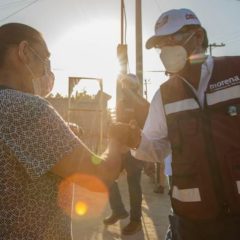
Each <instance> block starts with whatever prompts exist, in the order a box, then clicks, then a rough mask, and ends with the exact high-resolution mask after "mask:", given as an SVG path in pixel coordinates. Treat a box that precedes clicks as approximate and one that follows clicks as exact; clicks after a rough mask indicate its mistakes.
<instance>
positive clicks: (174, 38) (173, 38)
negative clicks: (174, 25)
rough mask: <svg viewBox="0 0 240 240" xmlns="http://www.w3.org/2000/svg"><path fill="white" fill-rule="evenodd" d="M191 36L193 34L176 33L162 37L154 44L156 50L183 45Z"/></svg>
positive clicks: (189, 32)
mask: <svg viewBox="0 0 240 240" xmlns="http://www.w3.org/2000/svg"><path fill="white" fill-rule="evenodd" d="M192 35H193V32H191V31H188V32H178V33H175V34H171V35H168V36H164V37H159V40H158V42H157V43H156V44H155V48H156V49H161V48H162V47H164V46H172V45H182V44H183V45H184V43H185V42H186V41H187V40H188V38H189V37H190V36H192Z"/></svg>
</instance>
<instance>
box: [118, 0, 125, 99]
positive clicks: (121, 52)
mask: <svg viewBox="0 0 240 240" xmlns="http://www.w3.org/2000/svg"><path fill="white" fill-rule="evenodd" d="M120 27H121V42H120V44H118V46H117V57H118V60H119V64H120V74H127V66H128V54H127V44H126V41H125V40H126V36H125V34H126V32H125V29H126V22H125V6H124V0H121V26H120ZM120 96H121V84H120V82H119V80H117V89H116V103H117V102H118V100H119V98H120Z"/></svg>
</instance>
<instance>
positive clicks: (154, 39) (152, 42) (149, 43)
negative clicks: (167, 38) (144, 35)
mask: <svg viewBox="0 0 240 240" xmlns="http://www.w3.org/2000/svg"><path fill="white" fill-rule="evenodd" d="M162 37H163V36H152V37H151V38H149V39H148V40H147V42H146V44H145V47H146V49H151V48H153V47H155V46H156V44H157V43H158V42H159V40H160V38H162Z"/></svg>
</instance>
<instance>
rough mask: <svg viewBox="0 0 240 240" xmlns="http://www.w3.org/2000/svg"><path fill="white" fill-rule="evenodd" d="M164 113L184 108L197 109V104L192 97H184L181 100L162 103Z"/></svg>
mask: <svg viewBox="0 0 240 240" xmlns="http://www.w3.org/2000/svg"><path fill="white" fill-rule="evenodd" d="M164 108H165V112H166V115H168V114H171V113H176V112H181V111H186V110H193V109H198V108H199V106H198V104H197V102H196V100H195V99H194V98H189V99H184V100H181V101H177V102H173V103H167V104H165V105H164Z"/></svg>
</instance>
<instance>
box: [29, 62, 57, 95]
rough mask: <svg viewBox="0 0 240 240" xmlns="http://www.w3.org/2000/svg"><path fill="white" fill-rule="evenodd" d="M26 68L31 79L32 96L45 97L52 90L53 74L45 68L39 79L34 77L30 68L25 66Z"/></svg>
mask: <svg viewBox="0 0 240 240" xmlns="http://www.w3.org/2000/svg"><path fill="white" fill-rule="evenodd" d="M26 67H27V69H28V70H29V72H30V73H31V75H32V77H33V78H32V84H33V91H34V94H35V95H39V96H41V97H47V96H48V95H49V93H50V92H51V91H52V89H53V85H54V80H55V77H54V74H53V73H52V72H51V71H50V70H47V69H46V67H45V70H44V74H43V75H42V76H41V77H35V75H34V73H33V71H32V70H31V68H30V67H29V66H28V65H26Z"/></svg>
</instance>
